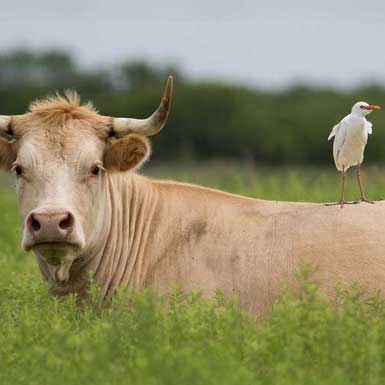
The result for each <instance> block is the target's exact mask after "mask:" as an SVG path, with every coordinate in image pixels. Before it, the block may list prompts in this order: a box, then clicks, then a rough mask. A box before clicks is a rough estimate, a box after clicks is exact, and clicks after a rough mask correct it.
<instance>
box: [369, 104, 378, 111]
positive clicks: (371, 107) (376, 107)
mask: <svg viewBox="0 0 385 385" xmlns="http://www.w3.org/2000/svg"><path fill="white" fill-rule="evenodd" d="M365 109H366V110H370V111H372V110H381V107H380V106H374V105H372V104H370V105H369V106H367V107H365Z"/></svg>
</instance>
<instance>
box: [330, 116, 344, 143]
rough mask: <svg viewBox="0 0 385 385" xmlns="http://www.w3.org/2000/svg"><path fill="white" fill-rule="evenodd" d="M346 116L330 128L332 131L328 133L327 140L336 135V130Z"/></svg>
mask: <svg viewBox="0 0 385 385" xmlns="http://www.w3.org/2000/svg"><path fill="white" fill-rule="evenodd" d="M347 118H348V116H345V117H344V118H343V119H342V120H341V121H340V122H339V123H337V124H336V125H335V126H334V127H333V129H332V132H331V133H330V135H329V136H328V140H330V139H331V138H332V137H333V136H336V135H337V132H338V130H339V128H340V126H341V125H342V124H343V122H344V121H346V119H347Z"/></svg>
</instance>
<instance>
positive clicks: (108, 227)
mask: <svg viewBox="0 0 385 385" xmlns="http://www.w3.org/2000/svg"><path fill="white" fill-rule="evenodd" d="M104 202H105V204H104V205H103V207H102V209H101V210H99V216H98V219H97V220H96V221H95V227H94V229H93V240H92V241H91V242H90V244H91V245H90V246H89V248H88V249H87V250H85V252H84V253H83V254H82V255H81V256H80V257H79V258H77V259H76V260H75V262H74V263H73V265H72V267H71V270H70V278H69V281H68V282H65V283H60V282H58V281H57V279H56V277H55V275H54V274H52V273H51V269H50V268H49V266H48V265H47V264H46V263H45V262H44V260H42V259H41V258H39V257H38V263H39V267H40V270H41V272H42V275H43V277H44V278H45V279H46V280H47V281H49V282H50V285H51V288H52V291H53V292H54V293H55V294H57V295H64V294H67V293H69V292H75V293H78V294H79V295H81V296H83V295H84V294H85V293H86V291H87V289H88V286H89V282H90V277H92V276H93V277H94V280H95V282H96V283H97V284H98V286H100V288H101V290H102V294H103V297H106V296H109V295H110V294H112V292H113V290H114V289H115V288H116V286H117V285H121V286H124V287H131V288H137V287H141V286H142V284H143V280H144V277H145V274H146V269H147V266H148V265H147V264H148V263H149V260H148V258H144V255H145V252H146V247H147V242H146V241H147V240H148V238H149V233H150V232H151V231H152V227H153V226H154V223H153V220H152V219H153V216H154V211H155V207H156V205H157V199H156V194H155V191H154V189H153V188H152V187H151V184H149V183H147V182H146V179H145V178H144V177H142V176H140V175H136V174H134V173H116V174H110V175H108V176H107V179H106V196H105V197H104Z"/></svg>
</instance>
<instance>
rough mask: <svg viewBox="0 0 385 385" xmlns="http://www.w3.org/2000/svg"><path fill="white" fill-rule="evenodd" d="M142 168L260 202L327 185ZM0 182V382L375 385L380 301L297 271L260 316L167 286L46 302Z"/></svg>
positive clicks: (274, 176) (371, 176)
mask: <svg viewBox="0 0 385 385" xmlns="http://www.w3.org/2000/svg"><path fill="white" fill-rule="evenodd" d="M181 170H185V171H184V174H182V171H181ZM199 170H200V171H199ZM202 170H204V171H202ZM207 170H211V173H212V174H211V173H210V172H208V171H207ZM220 170H222V172H220ZM224 170H227V171H226V172H224ZM241 170H243V172H240V171H241ZM147 171H148V173H150V174H156V175H161V176H169V177H173V176H175V175H177V176H178V178H180V179H185V180H190V181H195V182H199V181H201V182H202V183H204V184H210V185H211V186H213V187H217V186H221V187H222V188H224V189H227V190H230V191H234V192H243V193H245V194H248V195H254V194H255V193H256V192H260V193H261V194H262V196H264V197H265V198H275V197H277V194H280V195H279V196H280V197H282V198H286V199H291V198H302V199H303V197H304V198H305V199H314V198H315V197H318V199H322V200H324V199H328V197H329V196H330V195H329V194H330V191H329V190H330V189H331V184H330V182H329V183H326V181H327V179H328V178H327V177H325V173H327V171H325V170H323V169H312V170H301V169H294V170H290V169H286V170H285V169H283V170H276V169H272V168H268V169H259V170H254V171H253V170H250V169H249V168H248V167H246V166H244V167H238V166H237V165H234V164H225V165H218V164H217V165H213V164H211V166H210V167H209V166H206V167H201V168H198V167H196V166H194V167H193V166H191V165H190V166H189V167H186V166H185V167H182V166H181V167H180V169H179V170H178V169H175V168H168V167H165V166H163V168H162V167H157V168H155V169H149V170H147ZM254 173H255V175H254ZM220 174H222V175H220ZM214 175H215V177H214ZM379 175H380V174H379V172H378V171H377V170H376V169H371V170H369V172H367V174H366V175H365V177H366V178H367V180H368V181H369V184H370V185H371V187H372V190H371V194H373V195H375V196H380V195H381V193H382V191H384V188H383V187H384V186H383V183H384V182H383V181H377V182H376V180H377V179H380V178H379ZM0 181H1V182H2V185H1V186H2V187H0V212H1V213H2V220H1V221H0V325H1V327H0V383H2V384H15V385H17V384H28V385H33V384H39V385H40V384H56V385H60V384H65V385H71V384H93V385H97V384H138V385H142V384H167V385H172V384H178V385H179V384H191V385H193V384H226V385H227V384H237V385H238V384H245V385H247V384H264V385H265V384H281V385H289V384H295V385H300V384H306V385H308V384H310V385H311V384H314V385H319V384H333V385H339V384H341V385H344V384H346V385H347V384H349V385H351V384H365V385H367V384H382V383H383V378H384V376H385V322H384V318H385V302H384V300H383V299H382V298H381V297H380V296H374V297H372V298H367V297H365V296H363V295H362V294H363V293H362V290H361V289H360V288H359V287H355V286H353V287H352V288H351V289H350V290H348V291H341V290H340V289H339V288H338V287H337V288H336V298H335V299H329V298H326V297H325V295H324V294H323V293H322V292H321V291H320V290H319V289H318V287H317V284H316V283H315V282H312V280H311V275H310V276H309V274H307V272H306V271H304V272H303V273H301V274H299V276H298V282H299V283H300V285H299V287H300V291H299V293H297V294H293V293H290V292H288V291H286V292H283V293H282V297H281V299H280V301H279V302H277V303H276V304H275V306H274V307H273V309H272V312H271V314H270V315H269V316H268V317H267V318H265V319H261V318H257V319H255V318H253V316H251V315H249V314H246V313H245V312H243V311H242V310H241V309H239V307H238V305H237V303H236V301H235V300H231V299H225V298H223V296H222V295H221V293H219V292H218V293H215V294H214V293H213V297H212V298H211V299H209V300H205V299H202V298H201V297H200V296H199V294H198V293H183V292H180V291H177V290H175V291H173V292H172V293H171V294H170V295H168V296H166V297H164V296H163V297H162V296H160V295H159V294H157V293H154V292H151V291H144V292H134V293H127V292H125V291H120V292H119V293H118V294H117V295H116V296H115V297H114V298H113V300H112V301H111V303H110V304H108V305H106V306H101V305H100V304H99V302H98V300H97V295H98V290H97V288H93V295H92V298H91V300H90V302H89V304H85V305H83V306H77V305H76V303H75V302H76V301H75V298H74V297H67V298H65V299H61V300H58V299H54V298H52V297H51V296H50V295H49V293H48V290H47V288H46V286H45V285H44V284H43V282H42V280H41V278H40V277H39V274H38V272H37V268H36V264H35V262H34V260H33V257H32V255H31V254H25V253H23V252H21V251H20V249H19V245H18V243H19V240H20V236H21V232H20V229H19V224H18V220H17V214H16V204H15V199H14V196H13V195H12V194H11V193H10V191H9V189H8V188H7V187H5V186H7V185H9V182H8V181H7V180H6V179H4V178H1V179H0ZM250 181H251V182H250ZM257 182H258V183H257ZM375 182H376V183H375ZM256 186H259V187H256ZM282 186H285V188H282ZM277 190H280V191H279V193H277ZM306 192H308V195H306ZM316 199H317V198H316ZM127 294H130V301H128V300H127Z"/></svg>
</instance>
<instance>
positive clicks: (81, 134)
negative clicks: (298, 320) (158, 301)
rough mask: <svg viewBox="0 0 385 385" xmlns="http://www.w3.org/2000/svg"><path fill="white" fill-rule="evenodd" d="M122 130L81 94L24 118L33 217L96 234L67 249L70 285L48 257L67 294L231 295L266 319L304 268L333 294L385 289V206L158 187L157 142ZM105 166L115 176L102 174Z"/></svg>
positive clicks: (22, 151) (58, 288) (20, 157)
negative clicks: (55, 217)
mask: <svg viewBox="0 0 385 385" xmlns="http://www.w3.org/2000/svg"><path fill="white" fill-rule="evenodd" d="M110 124H111V118H106V117H103V116H100V115H98V114H97V113H96V112H95V111H93V110H92V109H91V108H90V107H87V106H86V107H84V106H80V104H79V101H78V100H77V99H76V98H75V97H72V96H67V99H65V100H64V99H62V98H55V99H54V100H50V101H45V102H39V103H35V104H34V105H33V106H32V107H31V111H30V112H29V113H27V114H25V115H22V116H19V117H15V118H14V119H13V128H14V130H15V136H16V141H15V143H13V144H12V147H13V148H15V151H17V162H19V164H20V165H21V166H22V167H23V169H24V175H23V177H21V178H18V182H17V191H18V197H19V210H20V215H21V217H22V218H23V219H25V218H27V216H28V214H29V213H30V212H31V211H33V210H36V209H39V210H43V209H50V210H56V209H58V210H63V209H64V210H70V211H71V212H72V213H73V215H74V218H75V223H76V226H77V227H78V232H79V234H81V235H82V236H83V237H84V245H85V246H84V247H83V248H82V249H72V248H71V247H70V246H67V247H68V250H66V251H67V254H68V255H66V257H68V258H67V259H66V263H67V264H66V265H65V267H66V268H68V272H69V275H68V281H65V282H63V281H61V280H60V279H58V276H57V274H56V273H57V268H56V266H52V265H50V263H49V260H50V259H49V255H48V256H47V255H41V254H39V253H37V260H38V263H39V267H40V270H41V272H42V275H43V277H44V278H45V279H46V280H47V281H48V282H49V284H50V286H51V288H52V290H53V291H54V292H55V293H57V294H61V295H62V294H67V293H70V292H75V293H78V294H79V295H81V296H82V295H84V294H85V293H86V291H87V287H88V283H89V273H90V271H92V272H93V273H94V275H95V281H96V282H97V283H98V284H99V285H100V287H101V288H102V292H103V295H104V296H106V297H108V296H109V295H111V294H112V293H113V292H114V289H115V287H116V286H117V285H122V286H125V287H130V288H143V287H151V288H155V289H157V290H161V291H168V290H169V289H170V288H173V287H175V286H178V287H180V288H182V289H185V290H200V291H202V292H203V293H204V294H205V295H212V294H213V293H214V291H215V289H220V290H222V291H223V292H224V293H225V294H226V295H227V296H235V297H237V298H239V300H240V301H241V303H242V305H243V306H244V307H245V308H246V309H248V310H250V311H252V312H257V313H260V312H264V311H266V310H267V309H269V307H271V305H272V304H273V303H274V301H276V299H277V298H278V296H279V294H280V292H281V290H282V289H283V288H284V287H285V286H286V285H289V286H293V285H294V273H295V272H296V271H298V270H299V269H300V268H301V266H302V265H303V264H304V263H311V264H312V265H313V266H315V267H316V268H317V273H316V276H315V278H316V279H318V280H319V282H320V284H321V287H322V288H323V289H324V290H325V291H326V292H327V293H329V294H332V293H333V291H334V287H335V286H336V285H337V284H338V283H341V284H342V285H343V286H347V285H349V284H351V283H352V282H354V281H359V282H362V283H364V284H366V285H367V287H368V289H369V290H377V289H378V290H385V257H384V255H385V237H384V228H385V202H376V204H375V205H365V204H361V205H354V206H349V207H345V208H344V209H343V210H341V209H340V208H339V207H325V206H323V205H321V204H310V203H290V202H272V201H264V200H258V199H251V198H246V197H242V196H237V195H233V194H227V193H223V192H220V191H217V190H212V189H207V188H203V187H198V186H193V185H188V184H182V183H177V182H160V181H154V180H151V179H147V178H145V177H142V176H140V175H138V174H136V173H135V172H133V171H132V167H136V166H138V165H140V163H141V162H142V161H143V160H144V159H146V157H147V156H148V152H149V144H148V142H147V140H145V139H143V138H141V137H138V136H136V135H130V136H127V137H125V138H123V139H120V140H117V141H114V140H112V141H111V142H110V141H109V139H107V133H108V132H109V131H108V130H109V128H110ZM9 146H11V144H9V143H8V144H7V143H4V141H0V158H1V159H8V160H9V159H10V158H11V157H10V156H9V154H10V152H9V148H10V147H9ZM103 159H104V160H105V163H106V165H107V166H108V167H109V168H107V170H106V172H101V173H100V174H98V175H97V176H93V175H92V173H90V170H92V168H93V167H94V166H95V164H98V163H101V162H102V161H103ZM8 160H7V161H4V160H2V162H1V163H7V162H8ZM130 168H131V169H130ZM111 170H112V171H115V172H111ZM117 170H127V171H125V172H122V171H120V172H116V171H117ZM23 239H25V228H24V238H23ZM55 247H57V246H55V244H53V245H52V248H53V249H52V253H54V251H55ZM35 252H36V250H35ZM71 253H72V254H71ZM68 261H69V262H68ZM69 264H70V265H69ZM59 278H60V277H59Z"/></svg>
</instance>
